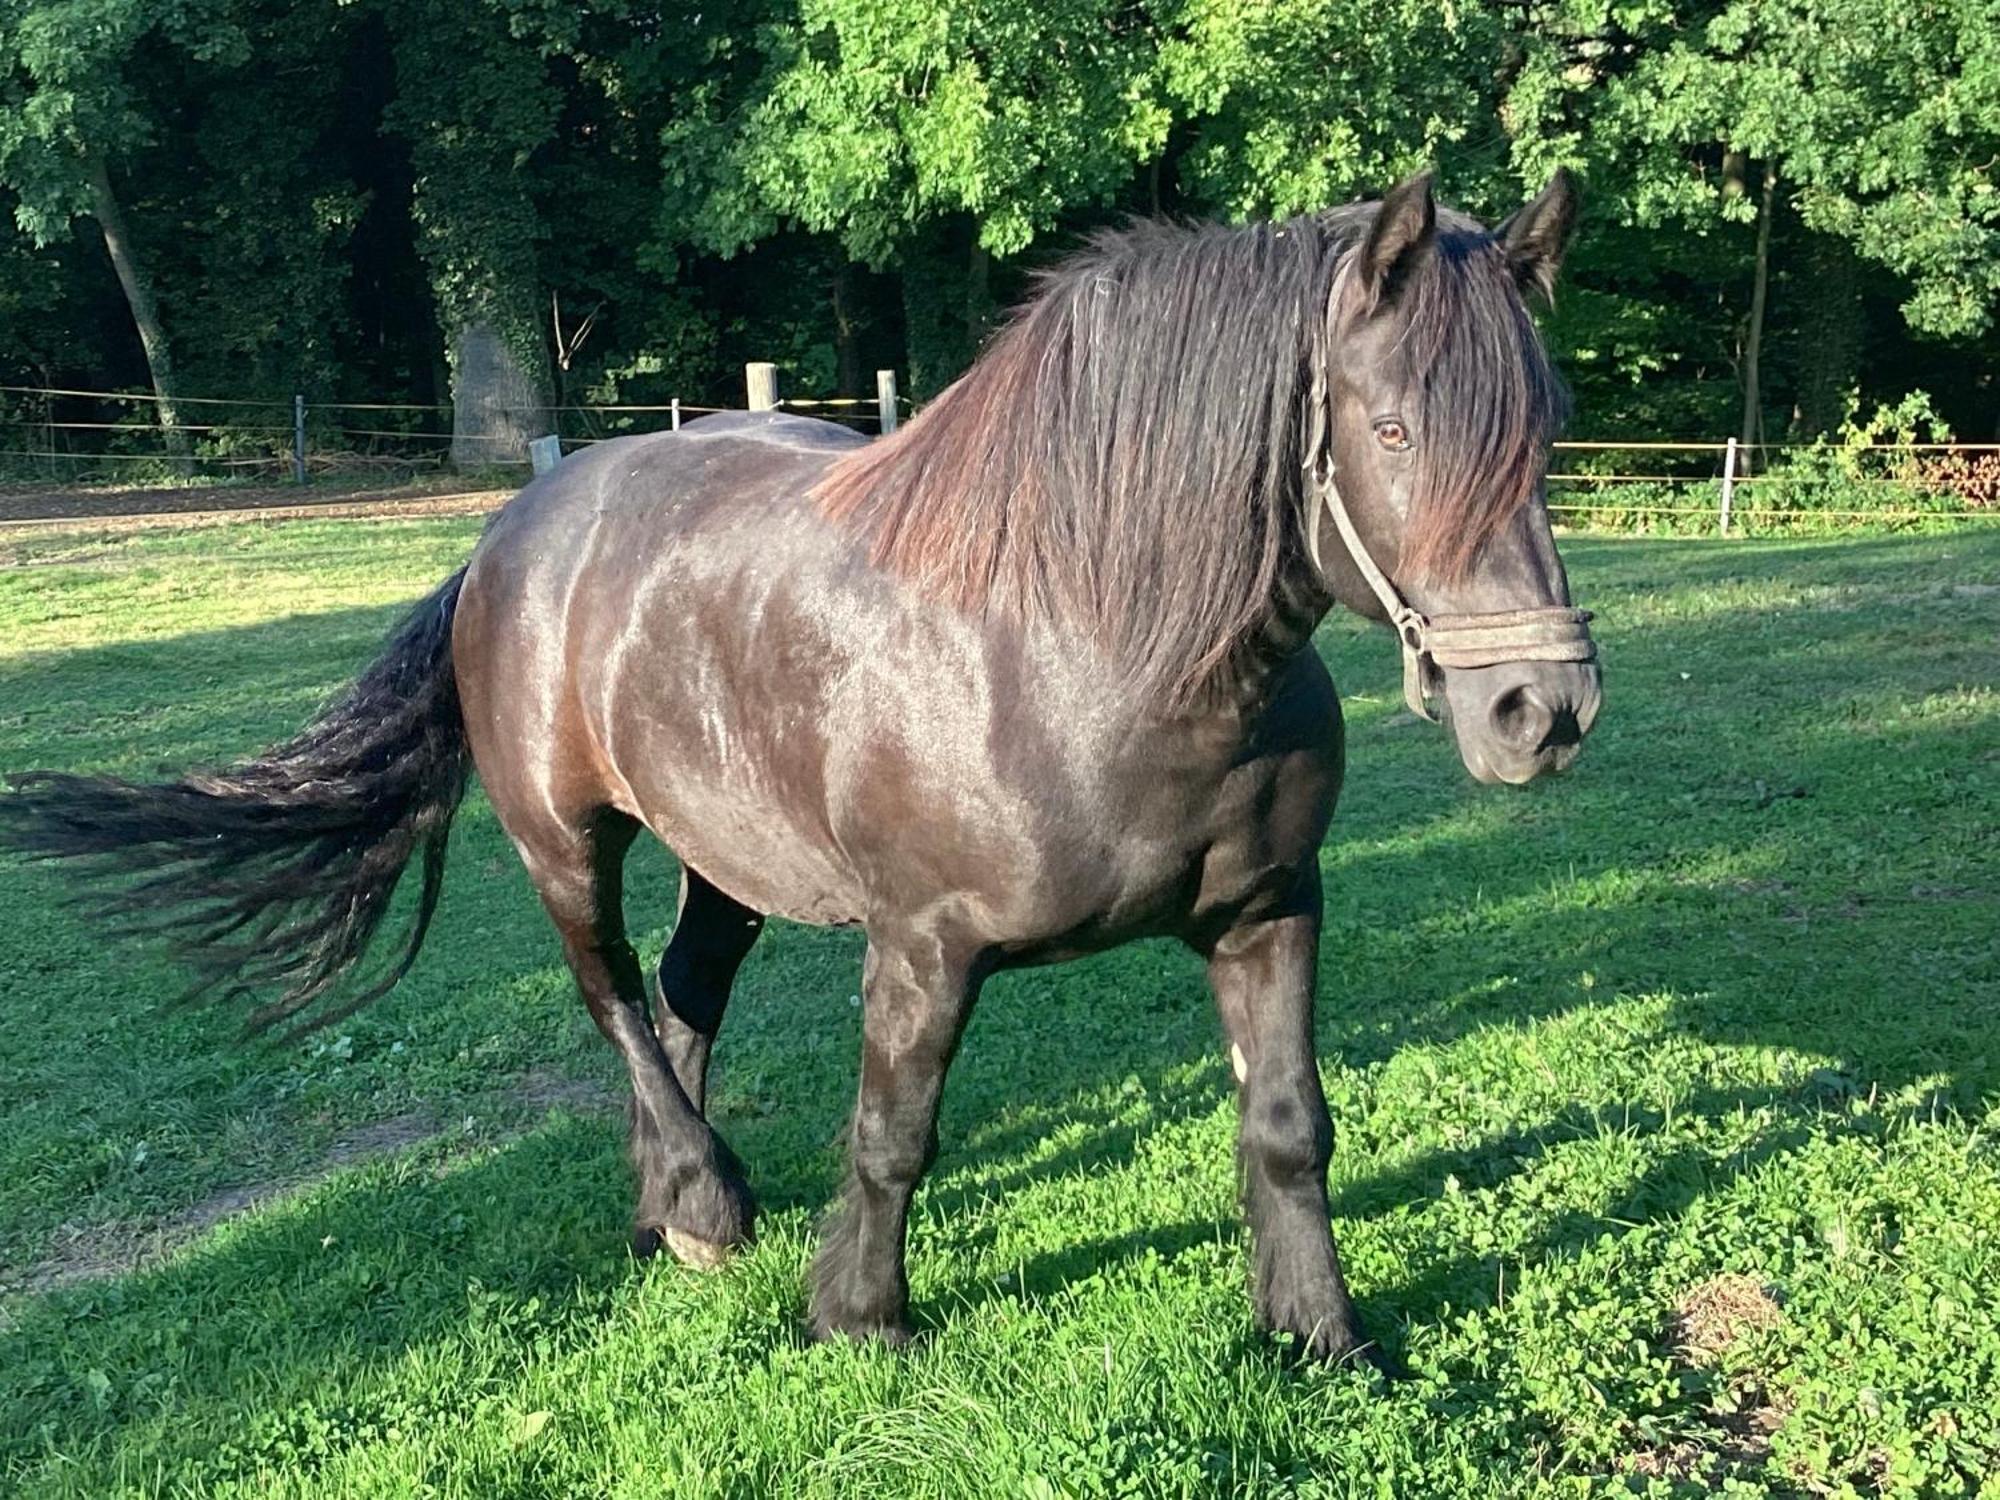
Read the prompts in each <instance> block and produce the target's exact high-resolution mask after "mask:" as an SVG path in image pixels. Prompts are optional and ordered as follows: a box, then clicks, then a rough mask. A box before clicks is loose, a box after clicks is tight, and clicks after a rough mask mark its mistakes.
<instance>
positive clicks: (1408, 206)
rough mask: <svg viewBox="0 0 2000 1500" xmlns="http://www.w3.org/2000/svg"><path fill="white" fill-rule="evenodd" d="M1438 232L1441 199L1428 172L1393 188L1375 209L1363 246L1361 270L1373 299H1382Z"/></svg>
mask: <svg viewBox="0 0 2000 1500" xmlns="http://www.w3.org/2000/svg"><path fill="white" fill-rule="evenodd" d="M1436 232H1437V200H1436V199H1434V198H1433V197H1432V196H1431V174H1430V173H1429V172H1428V171H1423V172H1419V173H1417V175H1416V176H1414V177H1410V178H1406V179H1404V180H1403V181H1402V182H1399V183H1397V184H1396V186H1395V187H1393V188H1391V189H1390V190H1389V194H1388V196H1387V197H1385V198H1384V199H1383V200H1382V206H1381V207H1380V208H1379V209H1377V210H1376V212H1375V223H1374V226H1373V227H1372V228H1371V229H1370V230H1369V231H1368V243H1367V244H1365V245H1363V246H1362V247H1361V260H1360V266H1359V269H1360V272H1361V280H1362V284H1363V286H1365V287H1366V288H1367V291H1368V295H1369V300H1370V301H1371V302H1379V301H1381V299H1382V296H1383V294H1384V293H1385V292H1387V291H1388V290H1389V289H1390V288H1392V287H1393V286H1394V285H1395V283H1396V281H1397V279H1398V278H1399V277H1400V276H1401V275H1402V273H1403V272H1405V271H1407V270H1408V269H1409V266H1410V262H1411V260H1412V259H1414V258H1415V256H1416V255H1417V254H1418V252H1420V251H1421V250H1422V249H1423V248H1424V247H1425V246H1426V245H1428V244H1429V243H1430V239H1431V236H1432V235H1433V234H1435V233H1436Z"/></svg>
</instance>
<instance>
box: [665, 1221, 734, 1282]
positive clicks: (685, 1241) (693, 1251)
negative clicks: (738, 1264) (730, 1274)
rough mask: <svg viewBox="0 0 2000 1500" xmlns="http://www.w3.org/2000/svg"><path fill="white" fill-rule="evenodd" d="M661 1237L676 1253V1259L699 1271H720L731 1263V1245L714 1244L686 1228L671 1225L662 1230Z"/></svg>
mask: <svg viewBox="0 0 2000 1500" xmlns="http://www.w3.org/2000/svg"><path fill="white" fill-rule="evenodd" d="M660 1237H661V1238H662V1239H664V1240H665V1241H666V1246H667V1248H668V1249H669V1250H671V1251H672V1252H673V1254H674V1259H675V1260H677V1261H679V1262H680V1263H681V1264H682V1265H684V1266H690V1267H692V1268H693V1269H695V1270H697V1271H719V1270H721V1269H722V1268H723V1267H724V1266H726V1265H728V1264H729V1246H727V1245H717V1244H713V1243H711V1242H710V1241H708V1240H704V1239H697V1238H696V1237H695V1236H694V1235H691V1234H689V1233H688V1232H687V1231H686V1230H685V1229H675V1228H673V1227H672V1226H671V1225H669V1226H668V1227H667V1228H665V1229H663V1230H661V1231H660Z"/></svg>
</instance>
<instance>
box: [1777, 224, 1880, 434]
mask: <svg viewBox="0 0 2000 1500" xmlns="http://www.w3.org/2000/svg"><path fill="white" fill-rule="evenodd" d="M1804 274H1805V295H1804V296H1803V297H1802V298H1799V299H1797V300H1798V302H1799V307H1798V310H1797V317H1798V321H1799V399H1798V417H1797V426H1798V431H1799V435H1800V436H1802V437H1820V436H1823V435H1825V434H1828V433H1831V432H1833V431H1834V429H1835V428H1837V427H1839V426H1840V424H1841V421H1842V420H1843V419H1844V418H1845V417H1846V415H1847V402H1848V398H1849V397H1850V396H1851V395H1852V394H1853V393H1854V387H1855V383H1856V382H1857V381H1858V380H1859V378H1860V374H1861V351H1862V335H1863V332H1864V327H1865V325H1864V323H1863V321H1862V320H1863V317H1864V309H1863V307H1862V302H1861V261H1860V258H1859V257H1858V256H1856V255H1855V253H1854V247H1853V245H1851V244H1850V243H1849V242H1848V241H1846V240H1844V239H1842V238H1840V237H1839V236H1838V235H1832V234H1815V233H1811V232H1808V233H1807V235H1806V244H1805V268H1804ZM1779 321H1780V323H1781V324H1782V323H1783V321H1784V319H1782V318H1781V319H1780V320H1779Z"/></svg>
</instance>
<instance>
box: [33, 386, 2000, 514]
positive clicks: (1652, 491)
mask: <svg viewBox="0 0 2000 1500" xmlns="http://www.w3.org/2000/svg"><path fill="white" fill-rule="evenodd" d="M884 399H887V398H886V397H885V398H884ZM894 400H895V409H896V411H897V412H898V413H900V414H907V413H909V412H911V411H914V410H916V409H917V408H916V404H915V403H914V402H912V401H910V400H909V399H908V398H907V397H903V396H896V397H895V398H894ZM160 406H161V398H160V397H159V396H158V395H157V394H154V393H151V392H143V391H93V390H85V389H80V388H75V387H65V386H24V385H0V482H4V483H9V484H15V485H18V484H21V483H35V482H42V483H48V484H51V485H56V486H68V485H75V484H80V483H114V484H123V485H135V484H148V483H165V484H182V483H189V482H199V481H201V480H203V479H205V478H209V479H223V478H227V479H241V478H252V479H257V478H262V479H267V480H272V481H282V480H286V479H291V480H303V481H307V482H310V481H311V480H313V479H316V478H321V477H329V476H332V477H338V476H341V475H343V474H353V475H361V476H367V477H369V478H386V477H391V476H393V475H395V474H398V473H408V474H410V475H411V476H413V477H415V476H419V475H422V474H424V473H428V472H437V471H440V470H442V469H444V468H445V467H446V466H447V465H449V464H450V462H451V459H452V450H453V448H454V446H455V445H457V446H463V445H462V443H461V438H460V435H457V434H454V432H453V431H452V415H453V408H452V406H451V405H450V404H449V403H443V402H401V401H365V400H357V401H339V400H325V401H320V400H314V401H307V400H304V398H302V397H294V398H292V399H291V400H286V399H284V398H269V397H266V398H259V397H242V396H177V397H175V398H174V399H173V410H174V413H175V415H176V418H177V420H176V421H175V422H174V423H173V424H172V426H171V427H169V426H167V425H166V424H163V423H162V422H161V420H160V417H161V411H160ZM729 409H736V408H723V407H717V406H710V405H704V404H700V403H696V402H689V401H680V400H670V401H665V402H645V403H639V402H634V403H616V404H612V403H604V404H598V403H582V402H560V403H557V404H555V405H551V406H545V407H497V408H486V409H485V410H486V411H487V412H489V413H490V414H491V415H493V416H496V417H527V416H535V417H539V418H541V419H543V420H544V421H545V422H546V423H547V425H549V426H550V427H552V428H553V433H552V435H553V436H555V437H556V438H558V439H559V447H560V450H561V451H563V452H575V451H578V450H580V449H583V448H587V447H591V446H594V445H596V444H598V443H602V442H606V441H609V440H611V439H613V438H617V437H624V436H629V435H635V434H642V433H648V432H657V431H661V430H664V429H667V428H671V427H678V426H679V425H680V424H681V422H682V421H683V420H692V419H694V418H696V417H699V416H704V415H708V414H710V413H713V412H717V411H722V410H729ZM777 409H779V410H781V411H786V412H795V413H799V414H807V415H818V416H823V417H826V418H828V419H829V420H835V421H840V422H844V423H846V424H848V425H850V426H853V427H855V428H857V429H859V430H861V431H864V432H873V431H876V430H878V429H879V427H880V426H881V424H882V419H881V416H880V411H881V408H880V406H879V405H878V401H877V399H875V398H869V397H862V396H835V397H820V398H815V397H786V398H782V399H780V400H779V401H778V403H777ZM477 442H478V440H477V439H475V440H474V442H473V446H474V449H475V451H476V450H477ZM523 456H524V455H513V454H500V455H496V457H499V458H501V459H502V460H503V464H510V463H511V464H518V463H519V462H520V459H521V457H523ZM1551 457H1552V462H1551V467H1550V473H1549V481H1548V501H1549V509H1550V511H1551V512H1552V513H1553V514H1555V515H1556V516H1557V517H1558V518H1559V519H1562V520H1566V521H1571V522H1587V523H1589V524H1592V525H1602V526H1612V527H1621V528H1626V529H1632V530H1670V531H1690V530H1714V529H1724V530H1726V529H1728V528H1729V526H1730V525H1732V524H1733V525H1735V526H1738V527H1748V528H1752V529H1798V528H1800V527H1810V526H1813V525H1816V524H1819V523H1828V524H1852V523H1855V522H1880V523H1885V524H1915V523H1923V522H1933V521H1939V520H1945V519H1978V520H1991V519H1994V518H1995V517H1997V516H2000V443H1937V442H1923V443H1919V442H1909V443H1854V442H1845V443H1843V442H1838V441H1834V442H1827V441H1822V442H1804V443H1802V442H1783V443H1762V444H1755V445H1744V444H1739V443H1735V442H1730V441H1710V440H1700V439H1633V438H1590V439H1576V440H1566V441H1563V442H1559V443H1557V444H1555V450H1554V453H1553V454H1552V456H1551Z"/></svg>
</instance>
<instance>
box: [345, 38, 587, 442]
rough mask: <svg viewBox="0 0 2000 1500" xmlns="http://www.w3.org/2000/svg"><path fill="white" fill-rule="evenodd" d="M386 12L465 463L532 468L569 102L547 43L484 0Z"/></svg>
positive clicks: (543, 408) (544, 396) (541, 415)
mask: <svg viewBox="0 0 2000 1500" xmlns="http://www.w3.org/2000/svg"><path fill="white" fill-rule="evenodd" d="M383 14H384V15H385V17H386V18H387V20H388V22H389V26H390V29H391V35H392V37H393V40H394V48H395V60H396V78H397V90H396V98H395V101H394V103H393V104H392V105H391V107H390V110H389V114H388V120H387V122H386V123H387V126H388V128H389V129H391V130H393V131H396V132H397V133H399V134H400V135H402V136H403V137H404V138H405V139H406V140H407V141H408V142H409V147H410V157H411V163H412V167H413V170H414V173H415V197H414V203H413V209H412V211H413V213H414V215H415V217H416V222H417V230H418V248H419V251H420V253H421V254H422V256H423V260H424V264H425V266H426V268H427V269H428V271H429V273H430V283H431V289H432V292H433V294H434V295H435V296H436V298H437V305H438V313H439V321H440V323H441V324H442V326H443V328H444V333H445V342H446V352H447V358H448V359H449V361H450V364H451V396H452V444H451V457H452V462H453V463H454V464H457V465H459V466H460V467H477V466H480V465H482V464H493V463H519V462H521V461H523V459H524V458H525V456H526V451H527V444H528V441H529V439H531V438H534V437H538V436H540V435H541V434H543V433H545V432H550V431H552V430H553V426H552V422H553V418H552V414H551V413H550V411H549V407H550V405H551V397H550V376H549V357H548V346H547V342H546V336H545V334H544V331H543V322H542V319H543V316H544V313H543V308H544V303H545V298H544V293H543V289H542V282H541V277H540V274H539V270H538V267H537V259H536V257H537V243H538V241H539V240H540V239H541V237H542V232H543V230H542V221H541V216H540V214H539V213H538V212H537V208H536V203H535V197H534V192H533V183H532V168H533V164H534V157H535V153H536V151H537V150H538V149H540V148H541V147H543V146H544V145H545V144H547V142H548V141H549V140H550V139H551V138H552V136H553V135H554V132H555V125H556V117H557V110H558V108H559V106H560V102H561V101H560V98H559V96H558V94H557V93H556V91H555V90H554V89H553V88H552V87H551V86H550V84H549V81H548V77H547V68H546V65H545V62H544V59H543V56H542V54H541V51H540V50H539V48H538V47H537V46H536V45H534V43H532V42H530V41H526V40H523V39H522V38H521V37H519V36H517V35H516V34H515V33H514V31H513V30H512V28H510V26H509V24H508V19H507V16H506V14H505V12H504V11H503V10H501V9H500V8H499V7H497V6H494V5H489V4H486V3H484V0H396V3H395V4H393V5H390V6H386V7H385V9H384V12H383Z"/></svg>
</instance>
